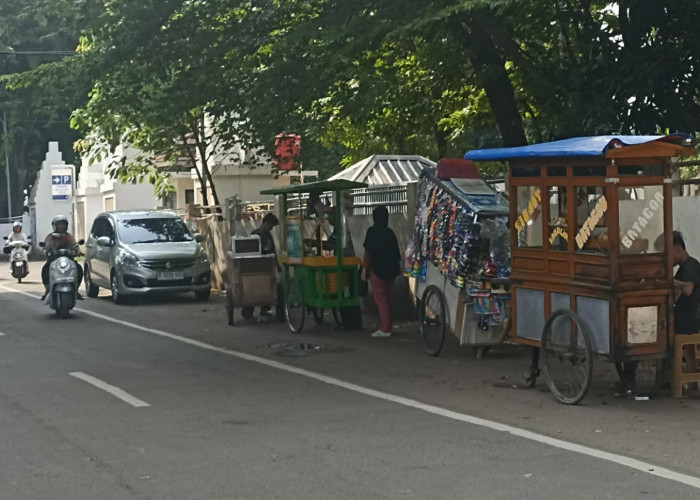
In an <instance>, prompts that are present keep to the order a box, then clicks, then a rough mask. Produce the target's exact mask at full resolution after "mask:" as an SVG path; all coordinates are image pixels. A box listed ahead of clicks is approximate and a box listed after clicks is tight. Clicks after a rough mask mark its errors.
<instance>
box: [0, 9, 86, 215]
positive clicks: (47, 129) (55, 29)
mask: <svg viewBox="0 0 700 500" xmlns="http://www.w3.org/2000/svg"><path fill="white" fill-rule="evenodd" d="M89 7H90V6H89V5H88V4H87V3H86V2H74V1H61V0H58V1H51V2H49V1H47V0H26V1H24V2H3V3H2V4H0V75H12V74H18V73H23V72H27V71H31V70H35V71H41V73H42V74H43V75H44V79H42V80H41V81H44V82H46V85H39V84H37V85H32V86H30V85H27V81H26V80H22V79H16V78H15V79H10V78H8V77H7V76H5V77H3V78H2V79H1V80H0V107H2V110H0V112H4V113H5V114H6V117H7V125H8V133H7V135H6V136H5V137H3V153H5V152H6V153H7V154H8V156H9V159H10V179H11V192H12V193H13V194H12V215H19V214H21V213H22V203H23V200H24V194H23V190H24V189H26V188H28V187H29V185H30V184H31V183H33V182H34V178H35V176H36V171H37V169H38V167H39V166H40V164H41V160H42V159H43V156H44V154H45V151H46V143H47V142H48V141H49V140H58V142H59V143H60V145H61V149H62V150H63V151H64V152H66V153H68V160H69V161H70V160H71V153H72V149H71V144H72V142H73V141H74V140H75V139H76V138H77V134H76V133H75V132H73V131H71V129H70V127H69V125H68V117H69V115H70V112H71V110H72V109H73V107H74V106H76V105H77V103H78V102H79V97H78V96H79V95H80V94H82V93H84V92H85V89H86V85H85V84H84V81H83V80H81V79H80V78H75V77H77V76H78V73H73V72H72V71H63V69H64V68H66V67H73V65H72V64H71V63H68V62H66V63H65V65H63V64H57V63H56V61H60V60H61V59H62V58H63V57H65V56H66V54H70V53H72V52H73V50H74V49H75V46H76V44H77V36H76V35H75V33H76V32H77V31H78V30H79V29H81V28H82V26H84V23H86V22H87V19H88V18H89V17H90V16H91V12H92V11H91V9H90V8H89ZM39 68H41V69H40V70H39ZM37 81H39V80H37ZM35 83H36V82H35ZM0 118H1V117H0ZM0 130H1V129H0ZM3 156H4V154H3ZM3 167H4V165H3ZM3 170H4V168H3ZM0 178H2V179H3V180H4V178H5V176H4V175H2V176H0ZM5 193H6V190H5V189H2V190H0V200H2V203H0V214H5V215H9V214H7V213H6V206H7V200H6V194H5Z"/></svg>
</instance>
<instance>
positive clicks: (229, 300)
mask: <svg viewBox="0 0 700 500" xmlns="http://www.w3.org/2000/svg"><path fill="white" fill-rule="evenodd" d="M234 307H235V305H234V300H233V290H231V287H230V286H229V287H227V288H226V317H227V318H228V324H229V325H232V324H233V309H234Z"/></svg>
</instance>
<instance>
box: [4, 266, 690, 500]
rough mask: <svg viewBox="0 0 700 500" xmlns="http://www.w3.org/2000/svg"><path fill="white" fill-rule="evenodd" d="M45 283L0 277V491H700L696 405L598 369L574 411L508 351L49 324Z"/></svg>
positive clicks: (150, 305) (204, 308) (192, 324)
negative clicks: (628, 385) (525, 384)
mask: <svg viewBox="0 0 700 500" xmlns="http://www.w3.org/2000/svg"><path fill="white" fill-rule="evenodd" d="M37 275H38V268H37V269H36V270H34V271H33V275H32V276H37ZM38 291H39V285H38V284H37V283H31V282H30V283H23V284H22V285H18V284H16V283H12V282H11V281H9V280H0V315H1V317H2V323H0V325H1V326H0V333H3V334H4V335H2V336H0V421H1V422H2V426H3V427H2V430H3V432H2V433H0V447H1V449H2V450H5V453H3V454H2V456H1V457H0V498H12V499H16V498H27V499H38V498H51V499H56V498H61V499H62V498H66V499H68V498H70V499H82V498H85V499H94V498H98V497H100V498H105V499H111V498H163V499H179V498H183V499H194V498H197V499H199V498H201V499H215V498H221V499H228V498H236V499H239V498H240V499H276V498H280V499H292V498H294V499H296V498H299V499H315V498H318V499H329V498H334V499H335V498H338V499H354V498H363V499H364V498H411V499H413V498H415V499H425V498H446V499H447V498H449V499H454V498H479V499H481V498H542V497H554V496H555V495H556V496H557V497H560V496H562V494H564V495H566V496H570V497H573V498H640V497H643V496H647V497H649V498H655V497H660V496H662V495H663V496H664V497H666V498H695V497H697V495H698V489H700V480H699V479H696V478H695V477H694V476H696V475H698V469H699V467H698V462H697V460H695V458H694V455H693V453H694V452H695V451H696V449H697V442H696V439H697V435H698V433H697V432H696V430H695V425H694V421H695V420H696V412H695V411H696V410H697V409H698V401H697V400H686V401H683V402H682V403H679V402H676V401H673V400H671V399H670V398H668V397H663V396H662V397H660V398H658V399H656V400H653V401H649V402H644V404H640V403H639V402H635V401H628V400H617V399H614V398H612V397H610V396H609V395H608V394H607V393H606V389H605V388H606V387H607V384H608V382H609V374H608V373H607V372H600V373H598V374H597V379H596V386H595V387H594V390H593V391H592V394H591V396H590V397H589V398H588V399H587V401H588V403H587V405H585V406H581V407H576V408H571V407H564V406H562V405H559V404H557V403H555V402H554V401H553V400H552V399H551V397H550V396H549V395H548V394H547V393H546V392H544V391H543V390H538V389H535V390H529V391H528V390H521V389H514V388H512V387H509V386H512V385H514V384H511V381H513V382H514V381H515V380H514V379H515V378H516V377H517V374H518V372H519V371H520V369H521V368H522V366H523V362H524V361H526V359H525V356H524V354H525V353H524V352H523V351H522V350H521V349H519V348H517V347H506V348H503V349H500V350H496V352H494V353H493V356H492V357H491V358H490V359H486V360H484V361H481V362H476V361H475V360H473V359H471V358H470V357H469V356H468V354H467V353H466V352H465V349H464V348H459V347H456V346H452V347H451V349H449V350H448V353H447V355H446V356H445V357H440V358H437V359H435V358H429V357H427V356H424V355H423V354H422V353H421V352H420V346H419V345H418V344H417V342H416V339H415V336H414V335H413V334H412V333H410V332H409V331H408V330H407V331H400V332H399V335H398V336H397V337H395V338H391V339H370V338H369V337H368V336H367V335H364V334H363V335H359V334H358V333H357V332H354V333H348V332H333V331H331V330H329V329H328V328H315V327H313V328H309V331H308V333H306V334H304V335H302V336H291V335H290V334H289V333H288V332H287V331H286V330H285V329H284V328H283V327H282V326H280V325H270V324H265V325H238V326H236V327H233V328H231V327H228V326H226V324H225V320H224V314H223V309H222V308H223V304H222V302H221V299H220V298H213V300H212V301H211V302H209V303H205V304H202V303H196V302H194V301H193V299H192V298H191V297H186V296H183V297H177V298H174V299H170V300H152V301H147V302H146V303H143V304H135V305H132V306H127V307H118V306H115V305H113V304H112V303H111V302H110V301H109V295H108V294H104V295H101V297H100V298H98V299H90V300H86V301H85V302H82V303H80V305H79V310H78V311H75V313H74V314H73V316H72V317H71V318H70V319H68V320H58V319H56V318H55V317H53V316H52V315H51V314H50V311H49V310H48V308H46V307H45V306H42V305H41V304H40V303H39V301H38V300H37V299H36V298H33V297H30V296H28V295H27V293H38ZM292 340H293V341H295V342H299V341H301V342H304V343H308V344H314V345H316V346H322V347H323V348H322V349H319V350H317V351H312V352H321V354H314V355H307V356H291V355H281V354H280V353H282V354H284V353H285V352H288V353H289V354H292V353H298V351H285V350H284V349H283V348H282V345H281V344H284V343H287V342H291V341H292ZM479 419H483V420H479ZM669 422H670V423H671V424H672V425H678V426H679V428H677V429H670V428H669V426H668V423H669ZM501 424H506V425H508V426H509V427H501V426H500V425H501ZM681 425H682V426H683V427H682V428H681ZM552 438H554V439H555V440H552ZM571 443H573V444H571ZM582 445H583V446H584V447H581V446H582ZM633 459H637V460H639V461H641V462H635V461H633ZM647 469H654V470H653V471H651V472H652V473H650V472H649V471H647ZM675 473H679V474H675ZM653 474H658V475H653Z"/></svg>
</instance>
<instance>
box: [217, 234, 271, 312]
mask: <svg viewBox="0 0 700 500" xmlns="http://www.w3.org/2000/svg"><path fill="white" fill-rule="evenodd" d="M226 260H227V262H226V275H227V284H226V313H227V317H228V324H229V325H233V324H234V310H235V308H237V307H256V306H273V305H277V303H278V291H277V262H276V261H275V255H274V254H263V253H262V251H261V246H260V237H259V236H256V235H252V236H247V237H240V236H234V237H232V238H231V250H230V251H229V252H228V255H227V259H226ZM277 312H278V311H277ZM278 314H279V312H278Z"/></svg>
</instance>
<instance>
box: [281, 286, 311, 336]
mask: <svg viewBox="0 0 700 500" xmlns="http://www.w3.org/2000/svg"><path fill="white" fill-rule="evenodd" d="M284 312H285V316H287V324H288V325H289V329H290V330H292V332H293V333H299V332H301V330H302V329H303V328H304V318H305V316H306V314H305V312H306V308H305V307H304V290H303V289H302V287H301V282H300V281H299V280H298V279H296V278H290V280H289V281H288V282H287V289H286V291H285V301H284Z"/></svg>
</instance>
